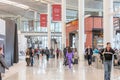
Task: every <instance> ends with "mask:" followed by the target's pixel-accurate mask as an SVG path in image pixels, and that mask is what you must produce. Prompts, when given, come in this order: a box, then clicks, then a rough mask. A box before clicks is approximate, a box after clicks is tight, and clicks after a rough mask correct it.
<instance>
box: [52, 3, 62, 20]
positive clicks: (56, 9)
mask: <svg viewBox="0 0 120 80" xmlns="http://www.w3.org/2000/svg"><path fill="white" fill-rule="evenodd" d="M61 13H62V11H61V5H60V4H53V5H52V21H61V20H62V16H61Z"/></svg>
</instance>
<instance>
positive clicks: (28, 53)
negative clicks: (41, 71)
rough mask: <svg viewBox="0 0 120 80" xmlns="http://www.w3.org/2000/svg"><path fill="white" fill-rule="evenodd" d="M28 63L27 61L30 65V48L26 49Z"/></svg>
mask: <svg viewBox="0 0 120 80" xmlns="http://www.w3.org/2000/svg"><path fill="white" fill-rule="evenodd" d="M26 63H27V66H29V65H30V50H29V48H28V49H27V51H26Z"/></svg>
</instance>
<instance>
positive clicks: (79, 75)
mask: <svg viewBox="0 0 120 80" xmlns="http://www.w3.org/2000/svg"><path fill="white" fill-rule="evenodd" d="M82 64H83V66H81V65H82ZM113 72H114V75H115V76H114V80H120V70H118V69H115V70H114V71H113ZM103 73H104V72H103V69H96V68H95V67H94V66H92V67H89V66H87V64H84V63H83V62H80V63H79V65H74V66H73V68H72V69H69V68H68V67H67V66H63V60H62V59H59V60H55V59H50V61H49V62H47V61H46V59H45V57H44V58H41V59H40V60H37V59H35V61H34V67H30V66H29V67H27V66H26V63H25V61H21V62H20V63H19V64H16V65H14V66H13V67H11V68H10V70H9V71H7V72H6V74H5V75H4V76H3V79H4V80H104V79H103V75H104V74H103Z"/></svg>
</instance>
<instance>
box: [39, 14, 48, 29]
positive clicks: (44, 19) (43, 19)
mask: <svg viewBox="0 0 120 80" xmlns="http://www.w3.org/2000/svg"><path fill="white" fill-rule="evenodd" d="M40 27H47V14H40Z"/></svg>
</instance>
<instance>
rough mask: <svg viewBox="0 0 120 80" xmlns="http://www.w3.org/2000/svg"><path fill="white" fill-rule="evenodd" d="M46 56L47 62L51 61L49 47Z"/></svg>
mask: <svg viewBox="0 0 120 80" xmlns="http://www.w3.org/2000/svg"><path fill="white" fill-rule="evenodd" d="M45 54H46V59H47V61H49V55H50V51H49V49H48V47H46V50H45Z"/></svg>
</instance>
